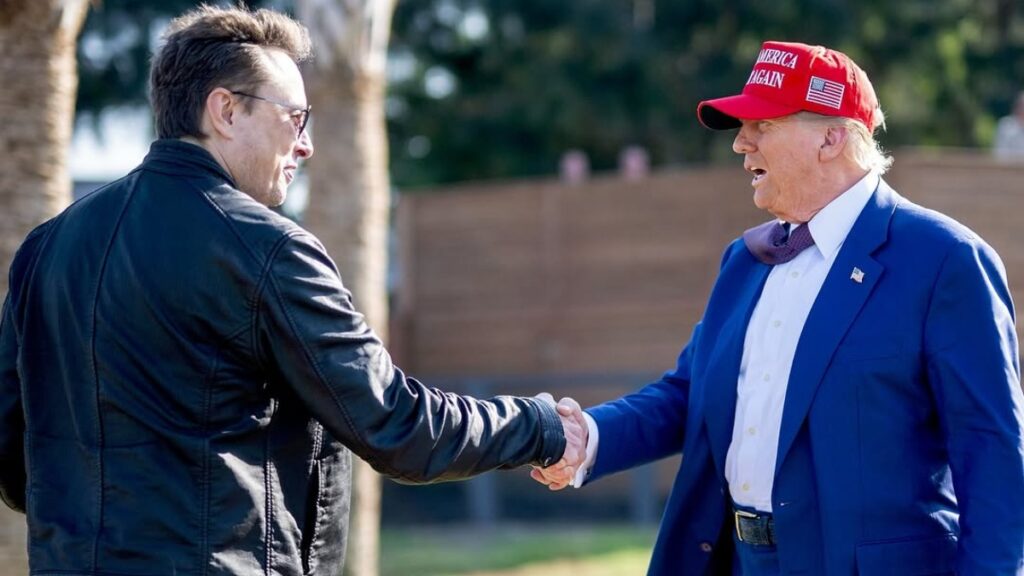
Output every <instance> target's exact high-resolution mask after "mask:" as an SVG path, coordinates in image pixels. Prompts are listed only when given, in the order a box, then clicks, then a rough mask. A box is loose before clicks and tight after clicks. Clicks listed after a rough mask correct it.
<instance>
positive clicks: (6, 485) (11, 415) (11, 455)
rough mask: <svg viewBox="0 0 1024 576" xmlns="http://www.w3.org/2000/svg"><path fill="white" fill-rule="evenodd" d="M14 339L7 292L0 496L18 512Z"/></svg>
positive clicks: (20, 486) (20, 421) (20, 432)
mask: <svg viewBox="0 0 1024 576" xmlns="http://www.w3.org/2000/svg"><path fill="white" fill-rule="evenodd" d="M17 361H18V343H17V338H16V337H15V334H14V323H13V321H12V312H11V305H10V295H8V296H7V299H6V300H5V301H4V308H3V316H2V317H0V499H3V501H4V504H6V505H7V506H8V507H10V508H11V509H13V510H17V511H18V512H24V511H25V442H24V439H25V419H24V415H23V413H22V409H21V383H20V381H19V379H18V366H17Z"/></svg>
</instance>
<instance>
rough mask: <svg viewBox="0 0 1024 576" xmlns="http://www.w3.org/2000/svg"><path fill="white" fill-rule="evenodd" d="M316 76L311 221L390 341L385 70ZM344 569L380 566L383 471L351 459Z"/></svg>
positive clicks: (371, 571) (363, 573)
mask: <svg viewBox="0 0 1024 576" xmlns="http://www.w3.org/2000/svg"><path fill="white" fill-rule="evenodd" d="M338 68H339V69H336V70H333V71H332V72H331V73H321V74H318V75H316V76H315V78H312V79H311V82H310V91H309V95H310V102H311V103H312V105H313V115H314V118H315V120H314V121H313V122H314V126H313V128H314V131H313V136H314V141H313V144H314V146H315V147H316V153H315V155H314V156H313V158H312V159H311V160H310V162H309V176H310V202H309V206H310V207H309V210H308V211H307V214H308V223H309V226H310V229H311V230H312V231H313V232H314V233H315V234H316V235H317V236H318V237H319V238H320V240H321V241H322V242H323V243H324V246H325V247H326V248H327V251H328V253H329V254H330V255H331V256H332V257H333V258H334V259H335V262H336V263H337V264H338V269H339V270H340V271H341V277H342V280H343V281H344V283H345V285H346V287H347V288H348V289H349V290H351V291H352V294H353V300H354V303H355V306H356V309H357V310H359V311H360V312H362V313H363V314H364V315H365V316H366V320H367V323H368V324H369V325H370V327H372V328H373V330H374V331H375V332H376V333H377V334H378V335H379V336H380V337H381V339H384V340H386V338H387V326H388V301H387V266H388V257H387V256H388V221H389V213H390V184H389V180H388V170H387V158H388V148H387V133H386V130H385V124H384V77H383V74H380V75H376V74H368V73H363V74H359V73H355V72H353V71H352V70H351V69H349V68H347V67H344V66H341V67H338ZM352 480H353V491H352V519H351V524H350V532H349V545H348V554H347V560H346V562H345V572H346V573H347V574H352V575H358V576H375V575H376V574H378V572H379V566H378V564H379V554H380V552H379V547H380V546H379V534H380V498H381V486H380V477H379V476H378V475H377V473H376V472H374V471H373V469H372V468H370V466H369V465H367V464H366V463H365V462H363V461H362V460H358V459H357V460H356V461H355V465H354V466H353V479H352Z"/></svg>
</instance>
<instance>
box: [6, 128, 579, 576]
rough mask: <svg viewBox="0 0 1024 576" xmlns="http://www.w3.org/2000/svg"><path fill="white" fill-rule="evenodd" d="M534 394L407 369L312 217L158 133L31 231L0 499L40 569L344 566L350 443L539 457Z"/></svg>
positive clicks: (546, 424)
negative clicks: (135, 158)
mask: <svg viewBox="0 0 1024 576" xmlns="http://www.w3.org/2000/svg"><path fill="white" fill-rule="evenodd" d="M564 447H565V439H564V437H563V434H562V427H561V424H560V423H559V420H558V416H557V414H556V413H555V412H554V410H553V409H552V408H550V407H548V406H547V405H545V404H543V403H541V402H539V401H536V400H534V399H529V398H514V397H498V398H494V399H492V400H490V401H480V400H475V399H472V398H468V397H464V396H457V395H454V394H447V393H444V392H441V391H439V390H436V389H431V388H428V387H426V386H424V385H423V384H421V383H419V382H417V381H416V380H414V379H412V378H407V377H406V376H405V375H403V374H402V372H400V371H399V370H398V369H397V368H396V367H395V366H394V365H393V364H392V363H391V358H390V357H389V356H388V353H387V351H386V350H385V349H384V347H383V346H382V345H381V342H380V341H379V340H378V339H377V337H376V336H375V335H374V334H373V332H371V331H370V330H369V328H367V326H366V324H365V323H364V321H363V318H362V316H361V315H360V314H359V313H357V312H356V311H355V310H353V308H352V303H351V299H350V295H349V293H348V292H347V291H346V290H345V288H344V287H343V286H342V283H341V279H340V278H339V276H338V272H337V270H336V269H335V266H334V264H333V263H332V262H331V260H330V259H329V258H328V256H327V254H326V253H325V251H324V248H323V246H321V245H320V243H319V242H318V241H317V239H316V238H314V237H313V236H312V235H310V234H309V233H308V232H306V231H305V230H303V229H302V228H300V227H299V226H297V225H295V224H294V223H292V222H291V221H289V220H287V219H285V218H282V217H280V216H278V215H277V214H275V213H274V212H272V211H270V210H268V209H267V208H265V207H264V206H262V205H260V204H258V203H256V202H255V201H254V200H253V199H252V198H250V197H249V196H248V195H246V194H244V193H242V192H239V191H238V190H236V189H235V188H234V186H233V185H232V181H231V179H230V178H229V176H228V175H227V174H226V173H225V172H224V170H223V169H221V167H220V166H219V165H218V164H217V163H216V162H215V161H214V159H213V158H212V157H211V156H210V155H209V154H207V153H206V152H205V151H204V150H203V149H202V148H200V147H198V146H193V145H191V144H188V143H185V142H180V141H158V142H156V143H154V144H153V147H152V149H151V151H150V153H149V155H148V156H147V157H146V159H145V161H144V162H143V163H142V165H141V166H140V167H139V168H138V169H136V170H134V171H133V172H131V173H130V174H128V175H127V176H126V177H124V178H122V179H121V180H118V181H116V182H114V183H113V184H111V185H109V186H106V187H104V188H102V189H100V190H99V191H97V192H95V193H93V194H91V195H89V196H87V197H86V198H84V199H82V200H81V201H79V202H77V203H75V204H74V205H72V206H71V207H70V208H68V209H67V210H66V211H64V212H63V213H62V214H61V215H59V216H57V217H56V218H54V219H52V220H50V221H49V222H47V223H45V224H43V225H42V226H40V227H39V228H38V229H36V230H35V231H34V232H32V233H31V234H30V235H29V237H28V238H27V239H26V240H25V243H24V244H23V245H22V247H21V249H20V250H19V252H18V254H17V256H16V258H15V261H14V264H13V265H12V267H11V273H10V293H9V295H8V299H7V302H6V304H5V305H4V313H3V323H2V328H0V495H2V497H3V500H4V501H5V502H6V503H7V505H8V506H10V507H12V508H14V509H16V510H24V511H26V514H27V520H28V528H29V559H30V566H31V570H32V572H33V573H34V574H46V573H58V572H59V573H61V574H117V575H126V574H167V575H170V574H176V575H193V574H208V575H212V574H245V575H247V576H248V575H252V574H280V575H293V574H337V573H338V571H339V568H340V565H341V564H342V562H343V559H344V550H345V547H344V542H345V538H346V532H347V525H348V502H349V488H350V452H349V450H351V451H352V452H354V453H355V454H356V455H357V456H359V457H360V458H363V459H365V460H366V461H368V462H369V463H370V464H371V465H372V466H373V467H374V468H376V469H377V470H378V471H380V472H381V473H383V474H385V475H387V476H390V477H392V478H395V479H397V480H399V481H406V482H431V481H437V480H448V479H454V478H462V477H466V476H469V475H472V474H477V473H480V472H484V471H486V470H491V469H495V468H508V467H514V466H520V465H523V464H526V463H537V464H545V463H549V462H553V461H554V460H557V459H558V458H560V457H561V455H562V451H563V449H564Z"/></svg>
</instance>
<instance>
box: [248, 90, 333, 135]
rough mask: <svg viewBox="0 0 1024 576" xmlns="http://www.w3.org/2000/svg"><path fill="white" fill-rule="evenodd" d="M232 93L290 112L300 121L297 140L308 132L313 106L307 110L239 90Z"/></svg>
mask: <svg viewBox="0 0 1024 576" xmlns="http://www.w3.org/2000/svg"><path fill="white" fill-rule="evenodd" d="M231 93H232V94H234V95H236V96H245V97H246V98H252V99H254V100H262V101H264V102H269V103H270V104H273V105H275V106H280V107H281V108H284V109H285V110H288V111H289V112H290V113H291V116H292V117H293V118H296V119H298V121H299V122H298V124H296V127H298V130H297V131H296V132H295V137H296V138H298V137H299V136H302V132H303V131H305V130H306V123H307V122H309V112H310V110H312V109H313V107H312V106H308V105H307V106H306V107H305V108H299V107H297V106H295V105H294V104H286V103H284V102H278V101H277V100H271V99H270V98H264V97H263V96H257V95H255V94H248V93H246V92H240V91H238V90H232V91H231Z"/></svg>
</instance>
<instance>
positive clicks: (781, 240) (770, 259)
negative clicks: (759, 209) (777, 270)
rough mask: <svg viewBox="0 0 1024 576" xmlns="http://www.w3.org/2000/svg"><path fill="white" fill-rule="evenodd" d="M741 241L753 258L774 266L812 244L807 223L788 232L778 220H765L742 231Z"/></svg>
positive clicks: (794, 256)
mask: <svg viewBox="0 0 1024 576" xmlns="http://www.w3.org/2000/svg"><path fill="white" fill-rule="evenodd" d="M743 243H744V244H746V245H747V249H748V250H750V253H751V254H753V255H754V257H755V258H757V259H758V260H760V261H761V262H764V263H765V264H768V265H769V266H775V265H776V264H783V263H785V262H789V261H790V260H792V259H793V258H796V256H797V254H799V253H801V252H803V251H804V250H806V249H807V248H810V247H811V246H813V245H814V238H812V237H811V229H810V227H809V226H808V225H807V224H804V225H802V226H799V227H797V229H796V230H793V233H792V234H790V233H789V232H788V231H787V230H786V226H784V225H783V224H782V223H781V222H779V221H778V220H775V221H773V222H765V223H764V224H761V225H760V226H755V227H753V228H751V229H750V230H747V231H746V232H744V233H743Z"/></svg>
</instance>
